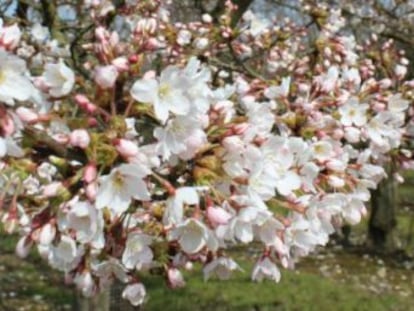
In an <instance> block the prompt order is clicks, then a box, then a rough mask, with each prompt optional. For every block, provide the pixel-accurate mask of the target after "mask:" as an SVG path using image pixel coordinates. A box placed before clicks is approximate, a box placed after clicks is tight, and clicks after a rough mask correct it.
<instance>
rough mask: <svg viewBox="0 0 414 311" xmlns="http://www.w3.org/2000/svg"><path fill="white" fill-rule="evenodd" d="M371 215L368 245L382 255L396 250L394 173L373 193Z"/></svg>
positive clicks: (390, 173)
mask: <svg viewBox="0 0 414 311" xmlns="http://www.w3.org/2000/svg"><path fill="white" fill-rule="evenodd" d="M371 194H372V198H371V215H370V219H369V224H368V244H369V245H370V246H371V247H372V248H373V249H374V250H375V251H378V252H381V253H389V252H392V251H394V250H395V248H396V241H395V234H394V229H395V227H396V224H397V220H396V209H397V198H396V187H395V180H394V179H393V177H392V172H389V177H388V178H387V179H385V180H383V181H382V182H381V183H380V184H379V186H378V189H376V190H374V191H372V193H371Z"/></svg>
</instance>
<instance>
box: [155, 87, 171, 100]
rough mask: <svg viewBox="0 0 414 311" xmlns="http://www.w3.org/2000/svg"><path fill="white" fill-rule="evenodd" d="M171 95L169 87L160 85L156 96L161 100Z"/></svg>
mask: <svg viewBox="0 0 414 311" xmlns="http://www.w3.org/2000/svg"><path fill="white" fill-rule="evenodd" d="M170 93H171V87H170V86H169V85H168V84H161V85H160V87H159V89H158V96H159V97H160V98H161V99H163V98H166V97H167V96H168V95H169V94H170Z"/></svg>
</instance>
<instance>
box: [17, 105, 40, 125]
mask: <svg viewBox="0 0 414 311" xmlns="http://www.w3.org/2000/svg"><path fill="white" fill-rule="evenodd" d="M16 113H17V115H18V116H19V118H20V120H22V121H23V122H34V121H36V120H37V119H38V118H39V116H38V115H37V113H36V112H34V111H33V110H32V109H29V108H25V107H19V108H17V109H16Z"/></svg>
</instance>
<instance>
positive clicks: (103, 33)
mask: <svg viewBox="0 0 414 311" xmlns="http://www.w3.org/2000/svg"><path fill="white" fill-rule="evenodd" d="M95 36H96V38H97V39H98V40H100V41H106V40H107V38H108V37H109V33H108V31H107V30H106V29H105V28H104V27H98V28H96V29H95Z"/></svg>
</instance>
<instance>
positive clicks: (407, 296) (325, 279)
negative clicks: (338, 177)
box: [0, 174, 414, 311]
mask: <svg viewBox="0 0 414 311" xmlns="http://www.w3.org/2000/svg"><path fill="white" fill-rule="evenodd" d="M412 175H413V174H411V175H409V176H408V180H409V183H407V184H405V185H402V186H400V187H399V194H400V202H401V204H400V205H401V207H403V208H401V209H400V210H399V214H398V227H397V232H398V236H399V238H400V241H401V245H402V246H403V247H405V249H406V250H408V254H409V255H412V250H413V244H414V243H413V239H412V238H411V236H412V235H413V223H414V219H413V210H412V207H411V205H412V203H411V202H414V191H412V189H413V187H414V186H413V184H414V182H413V181H414V176H412ZM365 232H366V221H364V222H363V223H362V224H361V225H359V226H357V227H355V228H353V234H352V241H356V242H360V241H363V239H364V234H365ZM1 236H2V240H1V241H0V311H17V310H22V311H23V310H27V311H40V310H42V311H60V310H76V307H74V306H75V301H76V298H75V297H76V296H75V294H74V291H73V289H72V288H70V287H67V286H65V285H64V281H63V275H62V274H61V273H59V272H56V271H52V270H51V269H50V268H48V267H47V265H46V264H45V263H44V262H43V261H42V260H41V259H40V258H39V256H38V255H36V254H34V252H33V254H31V255H30V256H29V258H28V259H27V260H20V259H17V257H15V256H14V245H15V243H16V237H5V236H4V234H1ZM407 243H408V244H407ZM234 254H235V255H234V257H235V258H236V259H237V260H238V262H239V263H240V264H241V266H242V267H243V269H244V272H240V273H236V274H235V275H234V277H233V278H232V279H231V280H229V281H217V280H209V281H208V282H204V281H203V278H202V273H201V270H200V267H198V266H195V267H194V270H193V271H191V272H185V277H186V281H187V286H186V287H185V288H183V289H176V290H171V289H169V288H167V287H166V286H165V284H164V280H163V278H162V277H160V276H153V275H146V276H144V277H143V282H144V283H145V284H146V288H147V292H148V299H147V301H146V304H145V305H144V306H143V308H141V310H144V311H158V310H159V311H161V310H163V311H164V310H173V311H175V310H177V311H178V310H179V311H186V310H191V311H201V310H203V311H210V310H211V311H225V310H241V311H244V310H246V311H270V310H272V311H273V310H275V311H278V310H298V311H302V310H303V311H306V310H309V311H311V310H318V311H323V310H329V311H331V310H332V311H337V310H338V311H340V310H344V311H345V310H356V311H363V310H369V311H371V310H372V311H381V310H384V311H393V310H395V311H397V310H403V311H410V310H413V311H414V298H413V297H414V271H413V267H414V262H413V260H412V259H410V258H409V257H407V258H408V259H399V258H396V257H395V256H390V257H381V258H380V257H376V255H374V254H369V253H367V252H365V251H364V249H363V248H358V249H355V248H351V249H343V248H342V247H341V246H338V245H337V246H335V245H333V246H331V247H330V248H329V249H327V250H323V251H320V252H319V253H317V254H315V255H313V256H311V257H310V258H306V259H304V260H302V261H301V262H299V263H298V265H297V269H296V270H295V271H286V270H283V274H282V280H281V282H280V283H278V284H276V283H273V282H263V283H261V284H257V283H252V282H251V281H250V271H251V260H247V259H248V257H252V256H255V255H254V252H249V253H247V252H246V250H238V251H234ZM116 310H117V311H123V310H121V309H119V308H118V309H116ZM97 311H99V310H97Z"/></svg>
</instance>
